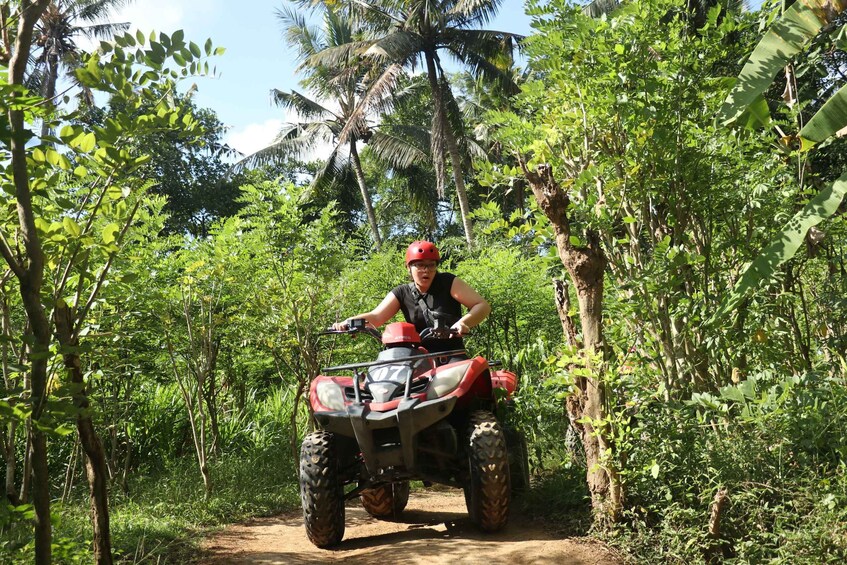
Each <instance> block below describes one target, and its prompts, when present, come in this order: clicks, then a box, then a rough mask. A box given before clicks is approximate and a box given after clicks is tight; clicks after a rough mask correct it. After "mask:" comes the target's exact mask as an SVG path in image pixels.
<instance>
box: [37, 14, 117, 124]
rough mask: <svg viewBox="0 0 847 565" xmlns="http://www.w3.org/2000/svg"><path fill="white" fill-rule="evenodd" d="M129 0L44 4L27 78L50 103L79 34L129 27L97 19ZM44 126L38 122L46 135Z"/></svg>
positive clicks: (73, 61) (100, 35)
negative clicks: (37, 48)
mask: <svg viewBox="0 0 847 565" xmlns="http://www.w3.org/2000/svg"><path fill="white" fill-rule="evenodd" d="M130 2H131V0H54V1H53V2H50V4H48V6H47V9H45V10H44V12H43V13H42V15H41V18H40V19H39V21H38V23H37V24H36V27H35V30H34V35H35V42H36V44H37V45H38V47H40V48H41V52H40V53H36V55H35V57H34V60H33V64H34V66H33V70H32V72H31V74H30V76H29V77H28V79H27V82H28V83H29V85H30V87H31V88H32V87H35V88H37V90H39V91H40V93H41V95H42V96H43V97H44V98H46V99H47V100H48V103H50V104H52V99H53V98H54V97H55V96H56V81H57V80H58V78H59V70H60V68H61V67H62V66H65V67H67V68H69V69H73V68H75V67H76V66H77V65H78V64H79V61H80V54H81V50H80V48H79V46H78V45H77V43H76V41H77V40H78V39H79V38H80V37H83V38H86V39H106V38H110V37H112V36H113V35H114V34H115V33H117V32H119V31H124V30H125V29H127V28H128V27H129V24H128V23H100V21H101V20H102V19H103V18H105V17H107V16H108V15H109V13H110V12H111V11H112V10H113V9H115V8H121V7H123V6H125V5H127V4H129V3H130ZM47 129H48V126H47V124H46V123H45V124H44V125H43V126H42V135H46V133H47Z"/></svg>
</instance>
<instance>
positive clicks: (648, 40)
mask: <svg viewBox="0 0 847 565" xmlns="http://www.w3.org/2000/svg"><path fill="white" fill-rule="evenodd" d="M118 4H120V2H116V1H115V0H112V1H111V2H103V1H99V2H98V1H96V0H67V1H61V2H60V1H55V0H19V1H0V15H2V18H0V20H2V21H0V25H2V40H1V41H0V43H1V44H0V64H2V65H3V67H4V69H3V71H4V72H3V75H2V77H3V78H2V79H0V104H2V115H3V118H2V121H0V124H2V129H0V153H2V156H0V164H2V167H0V182H2V187H0V188H2V192H0V196H2V198H3V199H4V200H3V202H4V206H3V207H2V210H3V211H4V213H3V214H2V216H0V222H1V223H0V254H2V256H3V259H4V261H3V263H2V269H0V364H2V366H1V367H0V368H2V374H3V381H2V384H0V390H2V394H0V424H1V425H2V430H3V433H2V451H3V455H4V463H5V470H6V472H5V475H4V476H5V481H4V486H5V494H6V498H5V499H4V503H3V504H0V557H2V560H3V561H4V562H5V561H6V560H11V561H13V562H21V563H30V562H35V563H39V564H45V563H51V562H57V563H88V562H91V561H92V560H94V561H95V562H96V563H112V562H115V561H117V562H122V563H133V562H140V561H145V560H149V561H152V560H162V561H163V562H167V561H169V560H170V561H173V562H179V560H180V556H181V555H184V554H185V552H186V551H188V550H190V549H191V548H192V547H193V545H194V544H196V543H197V536H198V532H202V531H203V529H204V528H209V527H212V526H215V525H219V524H224V523H229V522H232V521H236V520H241V519H244V518H247V517H250V516H256V515H265V514H271V513H275V512H281V511H284V510H291V509H293V508H296V507H297V506H298V504H299V501H298V494H297V477H296V466H297V449H298V445H299V440H300V438H302V436H303V435H304V433H305V431H307V430H308V429H309V428H310V426H311V425H312V424H311V422H310V419H309V413H308V408H307V406H306V404H307V403H306V402H305V399H304V392H305V391H307V387H308V384H309V382H310V379H311V378H312V377H314V376H315V375H316V374H317V372H318V371H319V368H320V367H322V366H327V365H330V364H338V363H342V362H346V361H352V360H355V359H357V358H358V357H360V356H361V355H362V354H363V352H362V348H361V347H357V348H354V347H352V346H351V345H350V344H348V343H346V342H342V341H341V340H336V341H334V342H333V341H331V340H328V339H327V338H326V337H321V336H320V335H319V334H320V332H321V330H323V329H324V328H326V327H327V326H329V325H330V324H331V323H332V322H335V321H338V320H342V319H344V318H346V317H347V316H348V315H350V314H351V313H354V312H359V311H363V310H367V309H370V308H371V307H372V306H373V305H374V304H376V303H377V302H378V301H379V300H380V299H381V298H382V297H383V296H384V295H385V292H386V291H387V290H388V289H389V288H391V287H392V286H394V285H396V284H399V283H400V282H402V281H404V280H405V277H406V273H405V272H404V270H403V265H402V252H403V250H404V249H405V246H406V245H407V244H408V242H409V241H410V240H412V239H418V238H427V239H432V240H434V241H436V242H437V243H438V245H439V247H440V248H441V249H442V253H444V255H445V256H446V257H445V261H444V264H443V266H442V268H443V269H446V270H449V271H451V272H454V273H456V274H457V275H459V276H461V277H462V278H463V279H465V280H466V281H468V282H469V283H470V284H471V285H472V286H474V287H475V288H476V289H477V290H478V291H479V292H480V293H481V294H482V295H484V296H485V297H486V298H487V299H488V300H489V302H490V303H491V304H492V305H493V311H492V314H491V316H490V317H489V318H488V319H487V320H486V321H485V322H484V323H483V324H482V325H481V326H479V327H478V328H476V330H475V331H474V333H473V335H472V336H471V337H470V338H469V339H468V347H469V349H470V350H471V351H485V352H487V353H488V355H489V357H490V358H495V359H501V360H502V361H503V362H504V364H505V366H506V367H508V368H509V369H510V370H513V371H515V372H516V373H517V374H518V375H519V378H520V392H519V394H518V396H517V398H516V407H517V410H516V413H515V415H514V417H515V419H516V424H518V425H520V426H521V427H522V429H523V430H524V431H525V433H526V435H527V437H528V439H529V442H530V460H531V466H532V470H533V473H532V475H533V477H532V478H533V482H532V488H531V489H530V491H529V492H528V493H527V494H526V496H525V497H524V498H523V499H522V500H520V501H517V503H518V504H520V505H522V507H523V509H524V511H526V512H529V513H532V514H534V515H539V516H544V517H545V518H546V519H548V520H550V521H554V522H556V523H558V524H559V525H560V526H561V527H562V528H563V529H564V530H565V531H568V532H571V533H574V534H586V535H591V536H594V537H596V538H599V539H602V540H604V541H605V542H606V543H609V544H611V545H612V546H614V547H616V548H617V549H618V551H619V552H620V554H621V555H623V556H624V557H626V558H628V559H630V560H631V561H633V562H645V563H657V562H661V563H688V562H728V563H762V562H768V563H823V562H843V561H845V560H847V534H845V532H847V381H845V379H847V354H846V353H845V351H847V223H846V222H845V218H847V215H845V204H844V197H845V193H847V157H845V156H847V141H845V133H847V110H845V109H847V90H845V84H847V54H846V53H847V27H845V25H844V24H845V15H844V13H843V12H844V8H845V3H844V2H843V0H835V1H819V0H810V1H808V2H802V3H800V2H797V3H794V4H792V3H790V2H775V1H768V2H765V3H763V4H762V5H761V6H760V7H759V8H758V9H756V10H750V9H746V8H745V7H743V6H741V5H739V4H738V3H735V2H721V1H715V0H710V1H708V2H693V1H680V0H624V1H622V2H608V3H602V5H601V4H600V3H597V2H595V3H592V4H590V5H588V6H580V5H578V4H574V3H571V2H569V1H566V0H528V1H527V2H526V5H525V8H526V10H527V13H528V14H530V15H531V17H532V21H533V30H534V31H533V33H532V34H530V35H529V36H527V37H521V36H518V35H515V34H513V33H510V32H509V30H502V31H492V30H487V29H486V25H487V23H488V22H489V21H490V19H491V17H492V15H493V14H495V13H496V12H497V10H498V8H499V7H500V2H499V1H497V0H480V1H477V2H462V1H457V0H439V1H436V2H432V1H428V2H423V1H421V0H379V1H374V2H346V1H343V0H336V1H331V2H330V1H328V0H327V1H326V2H317V1H314V2H312V1H307V0H304V1H302V2H297V3H285V2H283V1H282V0H281V2H280V10H279V12H278V14H277V15H278V18H279V24H280V28H281V30H282V31H284V32H285V33H284V38H285V41H287V42H288V43H289V44H290V45H292V46H295V47H296V50H297V57H298V62H299V64H300V72H301V75H300V78H301V79H302V83H301V89H300V90H292V91H289V92H285V91H281V90H278V91H275V100H276V101H277V102H278V103H279V104H280V105H281V106H284V107H288V108H295V109H296V110H297V111H298V113H299V114H298V115H299V116H300V118H301V121H300V122H299V123H296V124H290V125H289V126H287V127H286V128H285V129H284V130H283V131H281V132H280V135H279V137H278V138H277V140H276V141H275V142H274V144H273V145H271V146H270V147H268V148H267V149H265V150H263V151H262V152H260V153H258V154H256V155H253V156H243V158H242V159H241V160H236V159H233V157H232V150H231V149H230V148H228V147H226V145H225V144H224V143H223V139H222V129H221V127H222V126H221V123H220V121H219V120H218V118H217V116H216V114H215V111H214V109H213V108H199V107H197V105H196V104H195V103H194V101H193V100H192V97H191V92H190V89H188V88H187V85H186V83H187V82H192V81H198V82H200V83H202V78H201V77H202V76H204V75H211V74H214V64H215V60H216V58H219V57H221V56H225V54H224V51H223V49H222V48H220V47H218V46H217V45H215V43H214V42H213V40H211V39H210V40H206V39H205V38H187V37H185V35H184V33H183V32H182V31H179V30H174V31H172V32H170V33H160V34H149V35H145V34H144V33H140V32H139V33H137V34H129V33H126V32H125V30H124V29H123V28H122V27H121V26H120V25H112V24H104V25H103V26H101V27H94V28H92V27H91V25H92V22H93V21H96V20H95V19H93V18H94V16H96V15H99V14H103V13H105V12H104V10H106V9H107V8H108V7H109V6H112V5H118ZM305 13H308V14H309V17H308V18H306V17H300V16H298V14H305ZM50 30H54V31H55V30H58V31H55V33H54V32H51V31H50ZM48 32H49V33H48ZM59 32H61V33H59ZM76 32H79V33H87V34H95V35H99V36H101V37H102V41H101V42H100V44H99V48H98V49H96V50H95V51H93V52H90V53H89V52H85V51H83V50H81V49H79V48H78V46H77V45H76V44H74V43H73V41H72V40H71V39H72V37H73V34H74V33H76ZM283 48H284V45H283V42H281V44H280V50H282V49H283ZM448 59H451V60H453V61H454V62H455V63H456V64H451V65H447V64H446V61H447V60H448ZM60 68H62V69H64V70H65V71H67V72H70V73H72V76H73V81H72V82H73V84H74V85H75V86H74V88H75V89H76V90H75V92H78V93H79V95H80V96H79V101H78V102H75V103H71V102H72V101H71V100H70V99H66V98H61V97H58V98H57V97H55V96H54V93H55V92H56V90H55V88H56V87H55V83H56V79H57V76H58V70H59V69H60ZM201 88H202V86H201ZM317 143H327V144H329V145H330V146H331V147H333V148H334V149H333V151H332V154H331V158H330V159H329V160H326V161H322V162H312V161H311V160H310V156H309V155H310V154H309V149H310V148H313V147H314V146H315V144H317Z"/></svg>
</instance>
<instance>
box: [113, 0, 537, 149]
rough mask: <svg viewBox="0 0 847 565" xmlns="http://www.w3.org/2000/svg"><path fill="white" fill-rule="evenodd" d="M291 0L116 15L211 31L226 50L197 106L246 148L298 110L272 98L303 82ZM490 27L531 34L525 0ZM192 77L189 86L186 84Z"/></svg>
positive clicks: (142, 7)
mask: <svg viewBox="0 0 847 565" xmlns="http://www.w3.org/2000/svg"><path fill="white" fill-rule="evenodd" d="M285 3H286V2H285V0H136V1H135V2H134V3H132V4H131V5H129V6H128V7H125V8H123V9H122V10H120V11H118V12H116V13H115V14H114V15H113V16H112V18H111V21H113V22H129V23H130V24H131V27H132V29H140V30H141V31H144V32H146V33H148V34H149V32H150V31H162V32H165V33H172V32H174V31H176V30H177V29H182V30H184V31H185V35H186V38H187V39H189V40H191V41H194V42H195V43H198V44H201V45H202V43H203V42H205V41H206V39H207V38H211V39H212V41H213V42H214V43H215V45H216V46H220V47H225V48H226V53H225V54H224V55H222V56H220V57H216V58H215V59H214V60H213V61H212V62H213V63H214V64H215V66H216V67H217V76H216V77H215V78H212V77H206V78H199V79H197V80H196V83H197V88H198V90H197V94H196V96H195V100H196V102H197V103H198V105H200V106H202V107H207V108H211V109H213V110H215V112H217V114H218V117H219V118H220V119H221V121H223V122H224V124H226V125H227V127H228V128H229V130H228V133H227V138H226V139H227V141H228V143H230V145H232V146H233V147H235V148H236V149H238V150H240V151H241V152H242V153H251V152H252V151H255V150H256V149H259V148H261V147H265V146H266V145H267V144H268V143H269V142H270V141H271V140H272V139H273V137H274V135H275V134H276V133H277V132H278V131H279V129H280V127H281V126H282V125H283V124H284V123H285V122H287V121H292V119H293V118H292V117H290V116H286V115H285V113H284V111H283V110H282V109H281V108H277V107H275V106H273V105H272V104H271V101H270V96H269V92H270V90H271V89H272V88H278V89H280V90H291V89H297V88H299V87H298V85H297V80H298V79H297V77H296V76H295V74H294V68H295V66H296V65H295V62H294V54H293V52H291V51H290V50H289V49H288V47H287V46H286V45H285V42H284V41H283V37H282V28H281V26H280V23H279V20H278V18H277V17H276V10H277V9H278V8H280V7H282V6H284V5H285ZM487 27H488V28H489V29H495V30H500V31H509V32H513V33H521V34H528V33H529V32H530V27H529V18H528V17H527V16H526V15H525V14H524V5H523V0H504V1H503V3H502V7H501V10H500V14H499V15H498V18H497V20H496V21H494V22H492V24H491V25H489V26H487ZM188 86H190V83H188V84H187V85H186V88H187V87H188Z"/></svg>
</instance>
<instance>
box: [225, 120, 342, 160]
mask: <svg viewBox="0 0 847 565" xmlns="http://www.w3.org/2000/svg"><path fill="white" fill-rule="evenodd" d="M287 114H288V113H287ZM292 121H294V120H288V121H284V120H278V119H270V120H265V121H264V122H261V123H252V124H248V125H247V126H245V127H243V128H239V129H234V130H231V131H230V132H229V133H228V134H227V135H226V137H225V138H224V141H225V142H226V144H227V145H229V146H230V147H232V148H234V149H236V150H238V151H240V152H241V153H242V154H243V155H244V156H247V155H251V154H253V153H255V152H256V151H258V150H259V149H262V148H264V147H267V146H268V145H270V144H271V142H273V140H274V138H276V136H277V134H278V133H279V132H280V131H281V130H282V129H283V127H285V124H287V123H289V124H290V123H292ZM332 150H333V145H332V144H331V143H326V142H324V143H319V144H318V145H317V146H315V148H314V149H313V150H312V152H311V153H310V154H308V155H303V156H302V160H303V161H312V160H324V159H326V158H327V157H329V154H330V153H332Z"/></svg>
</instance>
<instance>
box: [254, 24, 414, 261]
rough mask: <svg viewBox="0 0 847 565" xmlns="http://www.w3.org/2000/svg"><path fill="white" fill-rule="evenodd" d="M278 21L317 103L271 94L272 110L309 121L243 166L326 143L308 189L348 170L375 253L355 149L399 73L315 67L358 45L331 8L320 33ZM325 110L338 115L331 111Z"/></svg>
mask: <svg viewBox="0 0 847 565" xmlns="http://www.w3.org/2000/svg"><path fill="white" fill-rule="evenodd" d="M277 15H278V17H279V18H280V20H281V21H282V22H283V25H284V26H285V35H286V39H287V41H288V43H289V45H291V46H293V47H296V48H297V50H298V59H299V60H300V61H301V65H300V70H301V71H303V72H304V74H305V75H306V78H304V79H303V80H302V81H301V83H302V84H303V85H304V86H306V87H307V88H308V89H309V90H310V91H312V92H313V93H314V94H315V95H316V98H315V99H311V98H309V97H307V96H305V95H303V94H301V93H299V92H297V91H291V92H290V93H287V92H282V91H279V90H274V91H272V94H273V99H274V102H275V103H276V104H277V105H279V106H282V107H284V108H289V109H291V110H294V111H296V112H297V114H298V116H300V117H301V118H303V119H306V120H308V121H305V122H301V123H298V124H289V125H288V126H286V128H285V129H283V130H282V131H281V132H280V133H279V135H278V136H277V138H276V140H275V141H274V143H273V144H272V145H270V146H269V147H266V148H264V149H262V150H260V151H258V152H256V153H255V154H253V155H251V156H249V157H247V158H246V159H245V162H246V163H251V164H263V163H267V162H269V160H271V159H279V158H284V157H292V156H297V157H299V156H302V155H303V153H304V152H306V151H309V150H311V149H314V147H315V146H316V145H318V144H320V143H321V142H329V143H331V144H332V151H331V152H330V154H329V156H328V157H327V159H326V164H325V165H324V167H323V169H322V170H320V171H319V172H318V174H317V175H316V176H315V178H314V181H313V183H312V186H313V188H314V189H315V190H322V189H323V190H325V189H326V186H327V184H329V183H332V182H338V181H343V173H344V172H345V171H346V170H352V171H353V173H354V175H355V179H356V184H357V185H358V188H359V191H360V194H361V198H362V203H363V205H364V208H365V214H366V217H367V219H368V224H369V226H370V229H371V234H372V235H373V239H374V243H375V244H376V247H377V248H379V247H380V246H381V245H382V236H381V235H380V230H379V224H378V222H377V218H376V214H375V212H374V207H373V202H372V198H371V193H370V191H369V190H368V186H367V183H366V179H365V174H364V172H363V170H362V163H361V160H360V157H359V150H358V147H357V145H358V143H359V142H365V143H367V142H369V141H370V140H371V138H372V137H373V136H374V135H375V132H374V131H373V125H372V124H371V123H369V122H370V119H371V115H372V114H373V112H374V111H384V110H386V109H388V108H389V107H390V102H391V98H390V97H389V94H390V93H391V91H392V89H393V88H394V86H395V85H396V81H397V78H398V76H399V75H400V72H401V69H400V67H399V66H397V65H389V66H388V67H383V66H379V65H374V64H366V63H365V62H363V61H362V60H361V58H360V57H358V56H356V55H354V54H351V56H350V57H349V58H348V59H346V60H345V61H343V62H337V64H336V65H334V66H327V65H323V64H314V63H313V62H312V61H313V57H316V56H318V55H319V54H320V53H321V52H324V51H327V50H332V49H336V48H338V47H339V46H342V45H345V44H348V43H349V42H351V41H354V40H357V39H358V37H359V36H360V35H361V34H362V30H361V28H359V27H358V26H356V24H355V22H354V21H353V20H352V19H351V18H349V17H345V16H343V15H342V14H340V13H338V12H335V11H333V10H332V9H330V8H327V9H326V11H325V13H324V18H323V21H324V27H323V29H322V30H316V29H312V28H310V27H309V26H308V25H307V22H306V19H305V16H304V15H303V14H302V13H298V12H296V11H294V10H291V9H284V10H279V11H278V12H277ZM329 105H333V106H337V108H338V109H337V110H333V109H331V108H330V107H329ZM376 135H378V134H376Z"/></svg>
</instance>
